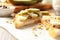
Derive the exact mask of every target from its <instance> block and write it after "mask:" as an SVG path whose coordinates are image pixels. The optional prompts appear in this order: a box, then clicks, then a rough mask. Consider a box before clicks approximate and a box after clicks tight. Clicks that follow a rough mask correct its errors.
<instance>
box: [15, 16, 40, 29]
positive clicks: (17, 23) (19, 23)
mask: <svg viewBox="0 0 60 40" xmlns="http://www.w3.org/2000/svg"><path fill="white" fill-rule="evenodd" d="M39 22H40V17H38V18H35V19H27V20H26V21H19V20H18V19H16V18H15V19H14V25H15V27H16V28H17V29H19V28H22V27H24V26H26V25H30V24H34V23H39Z"/></svg>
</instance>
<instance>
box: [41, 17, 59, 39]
mask: <svg viewBox="0 0 60 40" xmlns="http://www.w3.org/2000/svg"><path fill="white" fill-rule="evenodd" d="M45 17H46V16H45ZM48 20H49V21H48ZM41 22H42V23H43V24H44V25H45V27H46V29H47V30H48V32H49V34H50V35H51V36H52V37H54V38H57V37H58V36H59V35H60V33H59V31H60V24H59V23H60V16H53V17H52V16H48V17H46V18H45V19H44V18H42V19H41ZM54 25H55V27H54ZM57 26H59V27H57Z"/></svg>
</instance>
